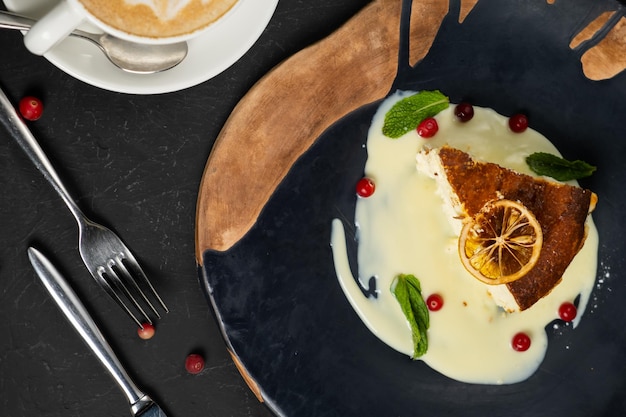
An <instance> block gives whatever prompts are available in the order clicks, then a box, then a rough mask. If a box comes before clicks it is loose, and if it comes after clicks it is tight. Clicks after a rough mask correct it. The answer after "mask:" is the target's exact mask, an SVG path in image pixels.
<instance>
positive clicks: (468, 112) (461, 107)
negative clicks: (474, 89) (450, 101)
mask: <svg viewBox="0 0 626 417" xmlns="http://www.w3.org/2000/svg"><path fill="white" fill-rule="evenodd" d="M454 115H455V116H456V117H457V119H459V121H460V122H463V123H465V122H469V121H470V120H472V118H473V117H474V107H472V105H471V104H469V103H465V102H463V103H459V104H457V105H456V107H455V108H454Z"/></svg>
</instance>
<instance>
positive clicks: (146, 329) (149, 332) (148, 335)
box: [137, 323, 154, 340]
mask: <svg viewBox="0 0 626 417" xmlns="http://www.w3.org/2000/svg"><path fill="white" fill-rule="evenodd" d="M141 325H142V326H143V329H142V328H141V327H140V328H138V329H137V334H138V335H139V337H140V338H142V339H143V340H148V339H152V336H154V326H153V325H151V324H150V323H142V324H141Z"/></svg>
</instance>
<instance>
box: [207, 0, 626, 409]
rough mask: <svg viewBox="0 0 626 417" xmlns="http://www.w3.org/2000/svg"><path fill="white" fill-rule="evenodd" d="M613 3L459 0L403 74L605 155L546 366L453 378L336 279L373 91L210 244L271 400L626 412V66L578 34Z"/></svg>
mask: <svg viewBox="0 0 626 417" xmlns="http://www.w3.org/2000/svg"><path fill="white" fill-rule="evenodd" d="M616 9H617V10H618V12H620V13H621V9H620V6H619V5H618V3H614V2H612V1H608V0H607V1H602V0H558V1H557V2H556V3H555V4H548V3H546V1H544V0H480V1H479V2H478V4H477V5H476V6H475V8H474V9H473V10H472V12H471V13H470V15H469V16H467V18H466V19H465V20H464V21H463V23H462V24H460V23H459V22H458V10H459V2H457V1H451V3H450V15H449V16H448V17H447V18H446V19H445V20H444V22H443V24H442V26H441V29H440V31H439V33H438V35H437V38H436V39H435V42H434V44H433V46H432V47H431V49H430V52H429V53H428V55H427V56H426V57H425V58H424V59H423V60H422V61H421V62H419V63H418V64H417V65H416V66H415V67H414V68H409V67H408V66H406V65H405V64H404V62H405V59H404V54H403V53H402V52H401V53H400V60H399V61H400V70H399V76H398V78H397V80H396V83H395V85H394V89H395V88H400V89H412V90H422V89H439V90H441V91H442V92H444V93H445V94H447V95H448V96H450V98H451V99H452V100H453V101H459V100H461V99H464V100H470V101H471V102H473V103H475V104H476V105H480V106H486V107H491V108H494V109H496V110H497V111H498V112H500V113H502V114H505V115H510V114H512V113H514V112H518V111H520V110H523V111H524V112H526V113H527V114H528V115H529V118H530V120H531V126H532V127H533V128H534V129H536V130H538V131H540V132H542V133H543V134H544V135H546V136H547V137H548V138H550V139H551V140H552V141H553V142H554V143H555V144H556V146H557V147H558V148H559V149H560V150H561V151H562V153H563V154H564V155H565V157H569V158H582V159H585V160H587V161H588V162H590V163H592V164H595V165H597V166H598V170H597V172H596V173H595V174H594V175H593V176H592V177H591V178H589V179H586V180H584V181H582V185H583V186H584V187H587V188H590V189H592V190H594V191H595V192H596V193H597V194H598V196H599V203H598V206H597V209H596V211H595V213H594V220H595V222H596V225H597V228H598V230H599V234H600V249H599V267H598V285H597V287H596V288H595V290H594V292H593V294H592V299H591V302H590V305H589V307H588V309H587V311H586V313H585V316H584V317H583V320H582V322H581V324H580V325H579V327H578V328H577V329H575V330H573V329H571V328H566V329H563V328H561V331H560V332H559V334H550V336H549V337H550V343H549V348H548V352H547V356H546V358H545V360H544V362H543V364H542V365H541V367H540V368H539V370H538V371H537V372H536V373H535V374H534V375H533V376H532V377H531V378H529V379H528V380H527V381H525V382H522V383H518V384H513V385H503V386H489V385H472V384H464V383H459V382H456V381H454V380H451V379H449V378H447V377H445V376H442V375H440V374H438V373H436V372H435V371H433V370H431V369H430V368H429V367H428V366H426V365H425V364H423V363H422V362H420V361H415V362H414V361H411V360H410V359H409V358H408V357H406V356H404V355H401V354H399V353H397V352H395V351H394V350H392V349H391V348H389V347H387V346H386V345H384V344H383V343H382V342H380V341H379V340H378V339H377V338H376V337H375V336H374V335H372V334H371V333H370V332H369V330H367V328H366V327H365V326H364V325H363V323H362V322H361V321H360V319H359V318H358V317H357V315H356V313H355V312H354V311H353V310H352V308H351V306H350V305H349V303H348V302H347V300H346V299H345V297H344V295H343V292H342V290H341V288H340V287H339V284H338V282H337V279H336V276H335V272H334V268H333V262H332V255H331V250H330V244H329V241H330V228H331V221H332V219H333V218H335V217H341V218H343V219H344V220H345V224H346V225H347V226H348V227H350V225H351V222H352V219H353V213H354V203H355V196H354V184H355V183H356V181H357V180H358V179H359V178H360V177H361V176H362V175H363V166H364V163H365V160H366V158H367V155H366V154H365V150H364V148H363V144H364V142H365V140H366V135H367V129H368V127H369V124H370V121H371V118H372V116H373V114H374V112H375V110H376V106H377V103H372V104H371V105H369V106H366V107H363V108H361V109H359V110H357V111H355V112H353V113H352V114H350V115H349V116H347V117H345V118H343V119H341V120H339V121H337V123H336V124H335V125H333V126H331V127H330V128H329V129H328V130H327V132H326V133H325V134H323V135H322V136H321V137H320V138H319V139H318V140H317V141H316V143H315V144H314V145H313V146H312V147H311V148H310V150H309V151H308V152H307V153H306V154H304V155H303V156H302V157H301V158H300V159H299V160H298V161H297V163H296V164H294V166H293V167H292V169H291V171H290V172H289V174H288V175H287V177H286V178H285V180H284V181H283V182H282V183H281V184H280V186H279V187H278V188H277V189H276V191H275V193H274V194H273V196H272V197H271V199H270V201H269V202H268V203H267V205H266V206H265V208H264V210H263V212H262V213H261V215H260V217H259V219H258V221H257V223H256V224H255V226H254V227H253V228H252V229H251V230H250V231H249V233H248V234H247V235H246V236H245V237H244V238H242V239H241V240H240V241H239V242H238V243H237V244H235V245H234V246H233V247H232V248H231V249H229V250H228V251H226V252H211V251H207V252H205V253H204V255H203V261H204V267H203V271H202V280H203V284H204V285H205V287H206V289H207V293H208V295H209V297H210V300H211V303H212V305H213V306H214V308H215V311H216V316H217V318H218V321H219V322H220V325H221V326H222V328H223V331H224V334H225V336H226V339H227V343H228V344H229V347H230V348H231V349H232V351H233V352H234V353H235V355H236V356H237V357H238V358H239V359H240V361H241V362H242V363H243V364H244V366H245V367H246V369H247V371H248V373H249V374H250V376H251V377H252V378H253V379H254V380H255V381H256V382H257V384H258V385H259V387H260V389H261V391H262V394H263V397H264V398H265V400H266V402H267V404H268V406H269V407H270V408H271V409H272V410H274V411H275V412H276V413H277V414H279V415H284V416H292V417H302V416H344V417H345V416H429V417H432V416H455V417H456V416H464V417H468V416H509V417H512V416H520V417H521V416H523V417H542V416H546V417H548V416H549V417H554V416H569V417H583V416H584V417H588V416H604V417H609V416H611V417H617V416H623V415H625V413H626V395H625V393H626V331H625V330H624V325H623V322H622V320H623V318H624V317H625V315H626V303H625V302H624V300H626V281H625V280H626V276H625V274H624V272H623V270H624V256H623V254H622V252H623V250H624V243H623V236H624V234H625V233H626V230H625V229H626V221H625V220H624V204H625V199H624V193H623V191H622V189H623V184H625V183H626V166H625V165H624V161H625V160H626V124H625V123H624V115H625V114H626V78H625V76H624V74H619V75H617V76H615V77H613V78H612V79H609V80H606V81H599V82H598V81H590V80H589V79H587V78H586V77H585V76H584V75H583V73H582V69H581V64H580V56H581V54H582V52H584V49H573V50H572V49H570V47H569V46H568V45H569V43H570V40H571V37H572V36H573V34H575V33H576V32H577V30H579V29H580V27H582V26H584V25H585V24H587V23H588V22H589V20H590V19H593V18H594V17H595V16H597V15H598V14H599V13H600V12H602V11H604V10H616ZM406 11H407V10H406V9H405V10H404V13H406ZM404 23H405V24H406V19H404ZM402 33H403V34H404V31H402ZM405 46H406V45H405ZM589 46H591V44H586V45H584V48H586V47H589ZM401 50H402V48H401ZM624 53H626V50H625V51H624ZM381 99H382V98H381ZM477 337H479V335H477ZM485 360H488V358H486V359H485Z"/></svg>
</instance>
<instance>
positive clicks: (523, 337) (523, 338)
mask: <svg viewBox="0 0 626 417" xmlns="http://www.w3.org/2000/svg"><path fill="white" fill-rule="evenodd" d="M511 347H512V348H513V350H516V351H518V352H525V351H527V350H528V348H530V337H529V336H528V335H527V334H526V333H522V332H519V333H517V334H516V335H515V336H513V340H512V341H511Z"/></svg>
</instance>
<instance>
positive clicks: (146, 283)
mask: <svg viewBox="0 0 626 417" xmlns="http://www.w3.org/2000/svg"><path fill="white" fill-rule="evenodd" d="M122 255H123V256H124V257H123V259H122V261H124V260H125V261H127V262H128V263H129V265H130V266H131V268H132V270H133V272H135V274H137V275H138V278H139V279H140V280H141V283H142V284H143V285H144V286H145V287H146V288H149V289H150V292H151V294H152V296H153V297H154V298H155V299H156V300H157V301H158V302H159V304H160V305H161V307H162V308H163V310H164V311H165V312H166V313H169V311H170V310H169V309H168V308H167V306H166V305H165V303H164V302H163V300H162V299H161V297H160V296H159V293H157V292H156V290H155V289H154V287H153V286H152V283H150V280H149V279H148V277H147V276H146V274H145V273H144V272H143V269H141V266H139V262H137V259H135V257H134V256H133V254H132V253H131V252H130V251H126V252H125V253H123V254H122ZM121 263H124V262H121ZM133 283H134V284H135V285H137V283H136V282H134V281H133ZM141 294H142V296H143V297H144V298H146V296H145V295H144V293H143V292H141ZM146 301H147V299H146ZM148 303H149V304H150V306H151V307H152V309H153V310H154V307H153V306H152V303H150V302H148ZM155 313H156V310H155ZM157 315H158V313H157Z"/></svg>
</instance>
